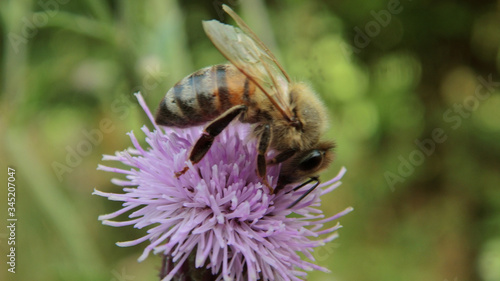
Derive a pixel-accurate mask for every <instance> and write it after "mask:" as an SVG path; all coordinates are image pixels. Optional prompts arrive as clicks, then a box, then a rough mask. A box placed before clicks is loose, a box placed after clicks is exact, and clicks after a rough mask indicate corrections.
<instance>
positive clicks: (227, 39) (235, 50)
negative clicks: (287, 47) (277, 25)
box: [203, 5, 292, 120]
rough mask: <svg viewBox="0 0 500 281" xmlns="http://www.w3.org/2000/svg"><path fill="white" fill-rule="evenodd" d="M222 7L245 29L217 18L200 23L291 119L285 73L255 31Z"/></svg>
mask: <svg viewBox="0 0 500 281" xmlns="http://www.w3.org/2000/svg"><path fill="white" fill-rule="evenodd" d="M224 10H225V11H226V12H228V14H229V15H230V16H231V17H233V18H234V19H235V21H236V22H237V23H238V25H239V26H240V27H241V28H242V29H243V30H244V31H245V32H243V31H242V30H241V29H239V28H237V27H234V26H232V25H227V24H223V23H221V22H219V21H216V20H211V21H204V22H203V27H204V29H205V32H206V34H207V35H208V37H209V38H210V40H211V41H212V43H213V44H214V45H215V47H216V48H217V49H218V50H219V51H220V52H221V53H222V55H224V56H225V57H226V58H227V59H228V60H229V61H230V62H231V63H232V64H233V65H234V66H236V68H238V69H239V70H240V71H241V72H242V73H243V74H244V75H245V76H247V77H248V78H249V79H250V80H251V81H252V82H254V83H255V84H256V85H257V86H258V87H259V88H260V89H261V90H262V92H263V93H264V94H265V95H266V96H267V97H268V98H269V100H270V101H271V103H272V104H273V105H274V106H275V107H276V109H277V110H278V111H280V112H281V114H282V115H283V117H284V118H286V119H287V120H291V119H292V114H291V110H290V108H289V106H288V103H287V102H286V101H288V83H289V81H290V79H289V77H288V75H287V74H286V72H285V71H284V70H283V68H282V67H281V65H280V64H279V63H278V61H277V60H276V58H275V57H274V55H273V54H272V53H271V52H270V51H269V49H268V48H267V47H266V46H265V45H264V43H262V41H260V39H259V38H257V36H256V35H255V33H254V32H253V31H252V30H251V29H250V28H249V27H248V26H247V25H246V24H245V22H243V20H242V19H241V18H240V17H238V15H236V13H234V12H233V11H232V10H231V9H230V8H229V7H228V6H225V5H224Z"/></svg>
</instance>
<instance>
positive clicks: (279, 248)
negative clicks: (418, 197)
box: [94, 94, 352, 281]
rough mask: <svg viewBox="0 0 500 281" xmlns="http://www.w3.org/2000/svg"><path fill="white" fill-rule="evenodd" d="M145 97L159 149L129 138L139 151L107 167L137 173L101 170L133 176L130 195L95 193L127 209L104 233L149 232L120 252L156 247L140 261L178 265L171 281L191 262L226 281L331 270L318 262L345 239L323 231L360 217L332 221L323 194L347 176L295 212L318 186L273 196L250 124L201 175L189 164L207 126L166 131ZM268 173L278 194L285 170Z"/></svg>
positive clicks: (108, 219)
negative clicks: (324, 249) (151, 258)
mask: <svg viewBox="0 0 500 281" xmlns="http://www.w3.org/2000/svg"><path fill="white" fill-rule="evenodd" d="M137 98H138V100H139V103H140V104H141V106H142V107H143V109H144V111H145V112H146V114H147V115H148V116H149V118H150V120H151V121H152V123H153V125H154V128H155V130H154V131H151V130H149V129H148V128H147V127H146V126H144V127H143V128H142V131H143V132H144V134H145V135H146V142H147V144H148V146H149V147H148V148H143V147H142V146H141V145H140V144H139V141H138V140H137V138H136V136H135V135H134V133H132V132H131V133H129V136H130V138H131V140H132V143H133V148H129V149H127V150H126V151H122V152H117V153H116V154H115V155H113V156H110V155H106V156H104V157H103V160H113V161H118V162H122V163H124V164H126V165H128V166H130V167H131V168H130V169H129V170H125V169H118V168H113V167H107V166H102V165H99V167H98V169H100V170H104V171H108V172H113V173H119V174H125V175H126V176H125V178H126V179H125V180H123V179H113V180H112V182H113V183H114V184H116V185H119V186H122V187H123V193H105V192H101V191H97V190H95V191H94V194H97V195H100V196H104V197H107V198H108V199H109V200H114V201H121V202H123V204H122V206H123V208H122V209H120V210H118V211H116V212H114V213H111V214H107V215H102V216H100V217H99V219H100V220H101V221H102V222H103V224H106V225H110V226H116V227H121V226H127V225H133V226H134V227H135V228H139V229H141V228H145V227H147V228H148V230H147V232H146V234H145V235H144V236H143V237H141V238H139V239H137V240H133V241H127V242H119V243H117V244H118V245H119V246H133V245H137V244H139V243H141V242H146V241H148V244H147V246H146V247H145V249H144V251H143V254H142V255H141V256H140V257H139V261H142V260H144V259H146V258H147V256H148V255H149V254H150V253H151V252H153V253H155V254H158V253H160V254H164V255H166V256H169V257H170V258H171V259H172V260H173V261H174V262H175V264H176V265H175V267H173V268H172V269H171V270H170V272H169V273H168V275H167V276H166V277H165V278H164V279H163V280H172V278H173V277H174V276H175V275H176V273H178V271H179V270H180V269H181V267H182V265H183V264H184V262H186V260H187V259H188V257H190V256H191V257H194V265H195V267H196V268H206V269H207V270H210V271H211V273H212V274H213V275H214V276H215V279H216V280H241V281H243V280H303V279H302V278H303V277H304V276H305V275H306V271H311V270H322V271H327V269H325V268H323V267H321V266H318V265H316V264H314V263H313V261H314V257H313V256H312V252H313V250H314V248H316V247H319V246H322V245H324V244H325V243H326V242H329V241H331V240H333V239H335V238H336V237H337V233H336V232H335V231H336V230H337V229H339V228H340V227H341V226H340V225H339V224H337V225H336V226H334V227H331V228H328V229H324V228H323V225H324V224H325V223H327V222H329V221H332V220H335V219H337V218H339V217H340V216H342V215H344V214H345V213H347V212H349V211H351V210H352V208H347V209H345V210H344V211H342V212H340V213H338V214H336V215H334V216H332V217H328V218H325V217H324V215H323V214H322V212H321V210H319V209H317V207H318V206H319V205H320V196H321V195H323V194H325V193H328V192H331V191H332V190H333V189H335V188H336V187H337V186H338V185H340V181H339V180H340V178H341V177H342V175H343V174H344V172H345V169H342V170H341V171H340V173H339V175H338V176H337V177H335V178H333V179H332V180H329V181H327V182H325V183H323V184H321V185H319V186H318V188H317V189H316V190H314V191H313V192H311V193H310V194H309V195H308V196H307V197H305V198H304V199H303V200H302V201H300V203H298V204H296V205H295V206H293V207H291V208H288V207H289V206H290V204H291V203H293V202H295V200H297V198H299V197H300V196H301V195H302V194H303V193H304V192H306V191H307V189H308V186H305V187H303V188H301V189H299V190H297V191H292V188H293V187H292V186H287V187H285V188H284V189H282V190H281V191H279V192H278V193H277V194H271V193H270V192H269V189H268V187H266V186H265V185H263V184H262V179H260V178H259V176H258V175H257V173H256V170H255V168H256V165H257V164H256V155H257V149H256V140H254V139H253V138H248V137H247V136H248V134H249V131H250V127H249V125H246V124H241V123H236V122H234V123H233V124H231V125H229V126H228V128H226V129H225V130H224V131H223V132H222V133H221V134H220V135H219V136H218V137H217V138H216V139H215V142H214V144H213V146H212V147H211V149H210V150H209V152H208V153H207V154H206V155H205V157H204V158H203V159H202V160H201V161H200V162H199V163H197V164H196V165H194V166H193V165H191V164H190V162H187V161H186V159H187V158H188V154H189V152H190V149H191V148H192V146H193V145H194V143H195V142H196V140H197V139H198V137H199V136H200V134H201V132H202V131H203V127H200V126H198V127H192V128H187V129H177V128H167V127H165V128H160V127H158V126H157V125H155V124H154V121H153V120H154V119H153V117H152V114H151V112H150V111H149V109H148V107H147V106H146V105H145V102H144V100H143V98H142V96H141V95H140V94H138V95H137ZM271 153H272V152H271ZM186 163H187V164H188V165H189V167H190V169H189V170H188V172H186V173H185V174H184V175H182V176H181V177H179V178H175V177H174V173H175V172H176V171H180V170H182V168H183V167H184V166H185V165H186ZM267 173H268V182H269V183H270V185H271V186H275V185H276V182H277V178H278V175H279V166H273V167H268V171H267ZM291 213H296V215H294V216H293V217H292V216H290V214H291ZM122 214H129V216H128V217H129V218H130V220H127V221H120V222H117V221H113V220H112V219H114V218H116V217H118V216H120V215H122ZM320 237H321V238H320ZM301 254H302V255H301ZM302 257H306V259H307V260H303V259H302Z"/></svg>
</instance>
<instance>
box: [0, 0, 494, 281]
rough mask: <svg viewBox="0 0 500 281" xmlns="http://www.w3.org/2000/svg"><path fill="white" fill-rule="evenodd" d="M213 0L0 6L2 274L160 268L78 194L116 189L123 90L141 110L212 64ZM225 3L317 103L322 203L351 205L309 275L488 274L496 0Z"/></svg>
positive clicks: (124, 276)
mask: <svg viewBox="0 0 500 281" xmlns="http://www.w3.org/2000/svg"><path fill="white" fill-rule="evenodd" d="M219 2H220V1H213V2H211V1H208V2H204V1H172V0H164V1H159V0H152V1H107V2H105V1H95V0H87V1H79V2H77V1H68V0H41V1H28V0H26V1H2V2H0V19H1V26H0V36H1V37H0V38H1V39H2V41H1V42H2V45H1V46H0V48H1V49H0V51H1V52H2V56H1V57H0V63H1V64H2V67H1V68H0V75H1V84H0V89H1V92H0V112H1V115H0V132H1V135H2V138H1V144H2V145H1V149H0V158H1V159H3V160H4V161H3V163H4V166H3V167H4V169H5V170H6V167H7V166H13V167H15V168H16V170H17V186H18V189H17V196H18V198H17V202H18V204H17V209H18V211H17V215H18V219H19V228H18V230H17V233H18V236H17V243H18V253H17V256H18V264H17V273H16V274H15V276H14V279H12V278H13V277H12V276H13V275H12V274H11V273H8V272H7V268H6V264H5V263H3V262H2V263H1V265H0V271H1V273H0V279H2V280H35V279H36V280H39V281H44V280H51V281H52V280H157V277H156V274H157V271H158V268H159V266H160V258H158V257H152V258H149V259H148V260H147V261H145V262H143V263H141V264H138V263H137V262H136V258H137V257H138V256H139V255H140V251H141V249H140V247H135V248H130V249H125V248H118V247H116V246H115V245H114V242H116V241H125V240H131V239H134V238H136V237H139V236H140V235H139V234H138V232H140V231H144V230H137V229H114V228H111V227H106V226H102V225H101V224H100V222H98V221H97V217H98V215H99V214H104V213H109V212H112V211H113V210H115V209H116V208H117V206H116V203H114V202H105V201H104V200H103V199H102V198H96V197H93V196H91V193H92V191H93V189H94V188H99V189H100V190H103V191H116V190H117V187H115V186H113V185H112V184H111V183H110V182H109V175H107V174H106V173H103V172H100V171H96V166H97V164H98V163H100V162H101V157H102V156H101V155H102V154H112V153H114V151H116V150H122V149H124V148H125V147H128V146H129V139H128V137H127V136H126V135H125V133H126V132H128V131H130V130H134V131H135V132H137V133H138V134H140V132H139V130H140V127H141V126H142V125H143V124H147V123H148V121H147V119H146V117H145V116H144V114H142V112H141V111H140V110H139V108H138V106H137V103H136V102H135V99H134V97H133V95H132V94H133V93H134V92H136V91H141V92H142V94H143V95H144V96H145V97H146V100H147V102H148V104H149V105H150V107H151V108H153V109H154V108H155V106H156V104H157V103H158V102H159V100H160V99H161V98H162V97H163V95H164V94H165V92H166V91H167V90H168V89H169V88H170V87H171V86H172V85H173V84H175V83H176V82H177V81H178V80H179V79H181V78H183V77H184V76H186V75H188V74H189V73H191V72H193V71H195V70H196V69H199V68H201V67H205V66H208V65H211V64H217V63H221V62H223V61H224V59H223V57H222V56H221V55H220V54H219V53H218V52H217V50H216V49H215V48H214V47H213V46H212V44H211V43H210V41H209V40H208V38H207V37H206V36H205V34H204V33H203V29H202V26H201V20H207V19H212V18H215V19H220V18H219V16H220V15H219V13H220V10H219V8H216V7H217V5H218V6H219V7H220V4H221V3H222V2H220V3H219ZM229 2H230V4H232V6H233V7H234V9H235V10H236V11H237V12H238V13H240V14H241V15H242V16H243V18H244V19H245V20H247V22H248V23H249V25H250V26H252V27H253V28H254V29H255V31H256V33H257V34H259V36H261V37H262V38H263V40H264V41H266V43H268V44H269V45H270V47H271V49H272V50H273V51H274V52H275V53H276V55H277V57H278V58H280V60H281V61H282V62H283V65H285V67H286V69H287V70H288V72H289V73H290V75H291V76H292V77H294V79H300V80H305V81H307V82H308V83H310V84H311V85H313V87H314V88H315V89H316V90H317V92H318V94H319V95H321V97H322V99H323V100H324V101H325V103H326V105H327V106H328V108H329V109H330V117H331V118H330V119H331V124H330V131H329V132H328V133H327V136H326V137H327V138H332V139H335V140H336V143H337V151H336V155H337V156H336V161H335V163H334V164H333V165H332V167H331V168H330V169H329V170H328V171H327V172H326V173H325V175H323V177H324V178H327V177H328V176H331V175H333V174H334V173H335V172H336V171H338V170H339V168H340V167H341V166H346V167H347V169H348V173H347V175H346V177H345V179H344V184H343V186H342V187H341V188H339V189H338V190H337V191H336V192H334V193H333V194H331V195H329V197H327V198H326V199H325V203H327V204H324V208H326V212H327V213H331V214H333V213H335V212H338V211H340V210H342V209H344V208H345V207H347V206H349V205H350V206H353V207H354V209H355V211H354V212H353V213H351V214H349V215H348V216H346V217H344V218H342V220H341V222H342V224H343V225H344V228H343V229H342V230H341V231H340V238H339V239H338V240H335V241H334V242H332V243H331V245H327V246H325V249H322V250H321V251H318V253H317V254H316V256H317V259H318V262H319V264H321V265H323V266H326V267H328V268H330V269H331V270H332V273H329V274H325V273H321V272H314V273H312V274H310V276H309V278H308V280H310V281H313V280H365V281H366V280H368V281H370V280H373V281H378V280H436V281H440V280H485V281H493V280H500V270H499V268H500V266H499V257H500V246H499V245H500V244H499V241H500V161H499V159H500V113H499V112H500V111H499V110H498V109H499V108H500V77H499V69H500V14H499V13H500V12H499V11H498V3H497V2H495V1H482V2H481V4H478V3H476V2H472V1H455V2H450V1H445V2H439V3H433V2H429V1H423V2H422V1H397V0H384V1H382V0H377V1H369V2H366V1H359V0H357V1H285V0H279V1H269V2H264V1H252V2H250V1H229ZM226 20H227V19H226ZM436 130H437V131H436ZM0 179H2V182H7V180H6V179H7V175H6V172H3V173H1V174H0ZM0 194H2V198H7V191H6V188H3V189H2V191H0ZM2 200H6V199H2ZM4 209H6V208H3V207H2V214H3V212H4ZM2 233H3V234H2ZM5 233H6V232H5V229H4V230H3V231H0V241H1V245H2V247H1V248H2V250H7V249H8V247H7V245H6V243H5V241H6V240H5V238H6V237H7V236H6V234H5ZM4 257H5V256H4ZM2 260H3V259H2ZM34 276H36V277H34ZM120 278H121V279H120Z"/></svg>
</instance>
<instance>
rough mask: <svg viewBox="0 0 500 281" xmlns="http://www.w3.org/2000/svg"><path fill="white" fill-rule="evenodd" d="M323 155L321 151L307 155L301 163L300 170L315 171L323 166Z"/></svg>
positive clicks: (314, 151)
mask: <svg viewBox="0 0 500 281" xmlns="http://www.w3.org/2000/svg"><path fill="white" fill-rule="evenodd" d="M323 155H324V153H322V152H321V151H319V150H313V151H311V152H310V153H309V154H307V155H306V156H305V157H304V158H302V160H301V161H300V163H299V167H298V168H299V169H300V170H303V171H309V170H312V169H315V168H317V167H319V166H320V165H321V163H322V162H323Z"/></svg>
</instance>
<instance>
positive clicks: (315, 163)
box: [278, 142, 335, 186]
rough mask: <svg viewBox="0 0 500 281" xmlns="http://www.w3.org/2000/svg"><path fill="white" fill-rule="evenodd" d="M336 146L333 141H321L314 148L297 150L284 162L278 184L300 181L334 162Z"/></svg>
mask: <svg viewBox="0 0 500 281" xmlns="http://www.w3.org/2000/svg"><path fill="white" fill-rule="evenodd" d="M334 146H335V145H334V144H333V143H331V142H320V143H318V144H317V145H316V147H314V148H312V149H308V150H304V151H299V152H296V153H295V154H294V155H293V156H292V157H291V158H290V159H288V160H287V161H285V162H284V163H283V165H282V167H281V172H280V177H279V180H278V185H279V186H284V185H286V184H289V183H295V182H300V181H303V180H305V179H306V178H308V177H311V176H314V175H317V173H319V172H320V171H321V170H323V169H325V168H326V167H328V165H329V164H330V163H331V162H332V160H333V152H332V149H333V148H334Z"/></svg>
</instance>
